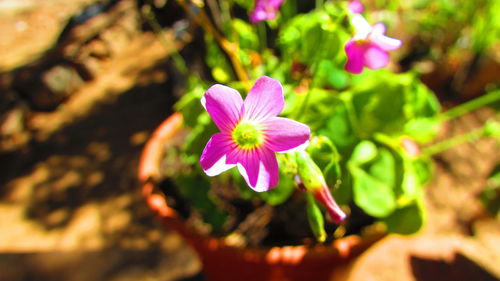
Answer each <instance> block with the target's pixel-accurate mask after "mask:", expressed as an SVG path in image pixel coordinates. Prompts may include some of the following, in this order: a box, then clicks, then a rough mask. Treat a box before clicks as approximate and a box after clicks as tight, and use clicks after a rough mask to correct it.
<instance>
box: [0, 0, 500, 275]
mask: <svg viewBox="0 0 500 281" xmlns="http://www.w3.org/2000/svg"><path fill="white" fill-rule="evenodd" d="M97 2H99V1H96V0H86V1H84V0H82V1H62V0H46V1H35V0H23V1H14V0H3V1H0V7H1V9H0V26H2V27H5V28H2V31H5V32H2V34H1V35H0V36H2V37H1V40H0V47H1V48H2V52H1V55H2V59H0V72H1V73H0V90H1V91H2V94H1V95H0V114H1V116H0V134H1V139H0V168H1V171H2V172H1V173H0V186H1V188H0V280H1V281H4V280H5V281H21V280H23V281H28V280H55V281H58V280H64V281H78V280H95V281H101V280H102V281H104V280H107V281H109V280H111V281H123V280H177V281H180V280H204V277H203V275H202V273H201V265H200V262H199V260H198V258H197V257H196V255H195V254H194V253H193V251H192V250H191V249H190V248H189V247H188V246H187V245H186V244H185V243H184V242H183V241H182V240H181V239H180V238H179V236H177V235H176V234H175V233H172V232H170V231H169V230H168V229H163V228H162V227H161V226H160V224H159V223H158V222H157V221H156V220H155V218H154V217H153V216H152V215H151V214H150V213H149V210H148V209H147V207H146V205H145V203H144V202H143V199H142V196H141V194H140V192H139V189H138V183H137V179H136V172H137V168H136V167H137V163H138V158H139V155H140V152H141V149H142V146H143V145H144V142H145V140H146V139H147V138H148V137H149V135H150V134H151V132H152V130H153V129H154V128H155V127H156V126H157V125H158V124H159V123H160V122H161V121H162V120H163V119H165V118H166V117H167V116H168V115H169V114H170V113H171V112H172V104H173V102H174V101H175V100H176V99H177V98H178V94H179V93H178V89H179V88H178V86H179V85H180V84H181V83H180V82H181V81H182V79H181V78H180V76H179V74H178V73H176V72H174V71H172V65H171V63H170V62H169V59H168V58H169V55H170V53H171V52H172V50H174V49H175V48H181V47H182V46H184V45H185V44H186V43H187V42H188V41H189V40H185V39H186V38H185V37H183V36H182V35H185V36H187V37H189V33H186V34H179V33H178V32H177V31H176V30H175V29H174V28H171V27H166V28H165V30H164V31H165V36H167V39H168V40H167V41H168V42H171V43H172V44H171V46H167V48H166V47H165V46H164V45H162V43H160V41H159V40H157V37H156V36H155V34H154V33H153V32H151V31H150V29H148V28H145V27H144V25H145V24H144V22H142V21H141V20H140V16H139V15H140V13H141V12H140V10H139V9H138V8H137V5H136V2H135V1H127V0H124V1H110V2H113V5H112V6H109V7H101V6H98V7H97V8H98V9H97V8H96V9H97V10H99V9H103V10H102V12H100V13H98V14H97V16H95V17H90V19H89V20H87V21H83V23H82V24H80V25H77V27H75V28H72V29H69V30H66V31H65V32H69V33H65V34H70V36H69V37H65V38H67V39H66V40H63V41H60V40H59V39H60V38H62V37H60V35H61V34H62V32H63V30H65V27H66V26H67V24H68V23H69V22H70V21H71V19H74V18H75V17H77V16H79V15H81V14H82V9H83V8H84V7H90V6H92V4H96V3H97ZM158 2H161V1H158ZM167 2H168V3H171V2H173V1H167ZM9 7H10V8H9ZM104 8H105V9H104ZM90 14H92V13H90ZM176 16H177V18H181V19H182V16H179V15H176ZM77 18H78V17H77ZM80 19H81V18H80ZM179 36H180V37H181V39H179V40H176V38H179ZM4 39H5V40H4ZM187 39H189V38H187ZM75 46H82V48H76V49H74V47H75ZM75 50H77V51H76V52H72V51H75ZM196 51H197V50H196V49H195V50H194V51H193V49H192V48H191V49H190V48H188V47H187V48H185V49H183V52H191V53H194V54H195V53H196ZM61 58H64V59H63V60H61ZM61 77H63V78H61ZM53 79H55V80H58V79H63V81H66V82H67V83H64V85H66V86H65V88H63V89H56V88H54V87H53V85H54V84H52V83H51V82H50V81H51V80H53ZM445 105H446V106H448V105H447V103H445ZM494 114H495V113H494V112H493V111H492V110H489V109H484V110H480V111H478V112H475V113H473V114H469V115H466V116H463V117H461V118H459V119H457V120H454V121H452V122H448V123H447V124H445V125H444V126H443V128H442V130H441V136H440V137H441V138H446V137H449V136H452V135H456V134H457V133H460V132H463V131H465V130H470V129H472V128H475V127H477V126H479V124H480V123H481V122H483V121H485V120H486V119H487V118H489V117H491V116H493V115H494ZM499 156H500V155H499V152H498V143H497V142H496V141H494V140H491V139H482V140H479V141H477V142H474V143H472V144H466V145H462V146H458V147H456V148H454V149H451V150H449V151H446V152H444V153H442V154H439V155H437V156H436V158H435V160H436V161H435V178H434V179H433V181H432V182H431V183H430V184H429V186H428V187H427V189H426V208H428V210H429V216H428V223H427V225H426V227H425V229H424V230H423V231H422V232H421V233H419V234H417V235H414V236H411V237H389V238H388V239H384V240H383V241H380V242H379V243H377V246H376V247H373V249H371V250H370V251H369V252H367V253H366V254H365V255H363V256H362V257H360V259H359V260H358V261H357V262H356V263H355V264H353V265H352V267H351V271H350V272H349V274H345V275H342V274H341V273H339V276H338V278H337V279H335V280H498V279H499V278H500V272H499V268H498V264H500V248H499V245H500V223H499V222H498V220H495V219H493V218H492V217H491V216H490V215H488V214H487V213H486V212H485V210H484V208H483V207H482V205H481V204H480V202H479V200H478V194H479V193H480V192H481V191H482V190H484V188H485V187H486V186H487V184H488V182H487V177H488V175H489V173H490V171H492V170H493V168H494V166H495V165H496V163H498V160H499V159H500V157H499ZM447 276H448V277H447ZM450 276H451V277H450ZM453 277H456V278H455V279H450V278H453ZM446 278H448V279H446ZM464 278H465V279H464Z"/></svg>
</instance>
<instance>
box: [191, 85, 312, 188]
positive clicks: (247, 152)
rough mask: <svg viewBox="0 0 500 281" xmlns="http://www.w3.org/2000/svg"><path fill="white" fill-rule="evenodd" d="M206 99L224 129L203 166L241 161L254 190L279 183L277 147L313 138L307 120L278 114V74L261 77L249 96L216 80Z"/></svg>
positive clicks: (299, 145) (295, 146) (219, 167)
mask: <svg viewBox="0 0 500 281" xmlns="http://www.w3.org/2000/svg"><path fill="white" fill-rule="evenodd" d="M201 103H202V104H203V106H204V107H205V109H206V110H207V112H208V114H209V115H210V116H211V117H212V119H213V121H214V123H215V124H216V125H217V127H218V128H219V129H220V132H219V133H216V134H214V135H213V136H212V137H211V138H210V140H209V141H208V143H207V145H206V146H205V149H204V150H203V152H202V154H201V158H200V163H201V167H202V168H203V170H204V171H205V173H206V174H207V175H208V176H216V175H218V174H220V173H222V172H224V171H227V170H229V169H231V168H233V167H235V166H237V167H238V170H239V172H240V173H241V175H242V176H243V178H244V179H245V181H246V182H247V184H248V185H249V186H250V187H251V188H252V189H253V190H255V191H257V192H262V191H267V190H269V189H270V188H273V187H274V186H276V185H277V184H278V178H279V170H278V162H277V160H276V155H275V152H292V151H300V150H303V149H305V148H306V147H307V145H308V144H309V138H310V134H311V133H310V128H309V127H308V126H307V125H304V124H302V123H299V122H297V121H294V120H291V119H288V118H283V117H277V116H278V114H279V113H280V112H281V111H282V110H283V107H284V105H285V100H284V97H283V87H282V86H281V83H280V82H279V81H278V80H276V79H272V78H270V77H267V76H263V77H261V78H259V79H258V80H257V81H256V82H255V84H254V85H253V87H252V89H251V90H250V92H249V93H248V95H247V97H246V99H245V100H244V101H243V99H242V98H241V95H240V93H238V91H236V90H235V89H232V88H230V87H227V86H224V85H220V84H216V85H213V86H212V87H210V88H209V89H208V90H207V92H206V93H205V94H204V96H203V97H202V99H201Z"/></svg>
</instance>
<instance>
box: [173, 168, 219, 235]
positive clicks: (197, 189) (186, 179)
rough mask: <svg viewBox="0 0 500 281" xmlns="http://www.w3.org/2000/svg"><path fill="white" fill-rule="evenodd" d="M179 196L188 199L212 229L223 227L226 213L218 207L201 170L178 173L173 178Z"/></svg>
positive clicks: (208, 182)
mask: <svg viewBox="0 0 500 281" xmlns="http://www.w3.org/2000/svg"><path fill="white" fill-rule="evenodd" d="M175 183H176V184H177V185H178V187H179V192H180V194H181V196H182V197H183V198H184V199H186V200H188V202H189V203H190V206H191V207H193V208H194V209H196V210H198V211H199V213H200V214H201V215H202V216H203V218H204V220H205V221H206V222H207V223H208V224H210V225H211V226H212V227H213V228H214V229H216V230H217V229H220V228H222V227H223V225H224V223H225V222H226V219H227V214H226V213H224V212H223V211H222V210H221V209H219V208H218V206H217V204H216V203H215V202H214V200H213V198H212V197H211V196H210V195H209V196H207V194H210V188H211V185H210V181H208V180H207V177H206V176H204V175H202V174H201V172H198V173H195V172H193V173H189V174H179V175H177V176H176V178H175Z"/></svg>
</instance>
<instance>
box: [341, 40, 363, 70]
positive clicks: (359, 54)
mask: <svg viewBox="0 0 500 281" xmlns="http://www.w3.org/2000/svg"><path fill="white" fill-rule="evenodd" d="M345 52H346V54H347V63H346V65H345V70H347V71H349V72H351V73H354V74H359V73H361V72H362V71H363V65H364V52H365V49H364V48H363V46H358V45H357V44H356V41H354V40H351V41H349V42H347V44H346V45H345Z"/></svg>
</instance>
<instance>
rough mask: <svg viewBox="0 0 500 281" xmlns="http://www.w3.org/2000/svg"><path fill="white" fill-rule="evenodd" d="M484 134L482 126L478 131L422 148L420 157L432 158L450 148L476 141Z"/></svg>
mask: <svg viewBox="0 0 500 281" xmlns="http://www.w3.org/2000/svg"><path fill="white" fill-rule="evenodd" d="M485 132H486V127H485V126H482V127H481V128H479V129H476V130H473V131H470V132H467V133H465V134H461V135H458V136H454V137H452V138H449V139H446V140H444V141H441V142H438V143H435V144H433V145H431V146H428V147H426V148H424V149H423V150H422V156H432V155H435V154H438V153H441V152H443V151H445V150H448V149H450V148H452V147H455V146H457V145H460V144H463V143H466V142H472V141H475V140H478V139H479V138H481V137H483V136H484V135H485Z"/></svg>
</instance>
